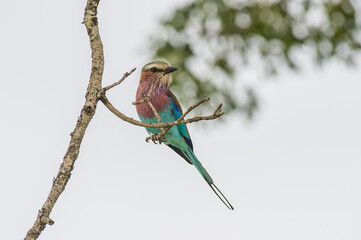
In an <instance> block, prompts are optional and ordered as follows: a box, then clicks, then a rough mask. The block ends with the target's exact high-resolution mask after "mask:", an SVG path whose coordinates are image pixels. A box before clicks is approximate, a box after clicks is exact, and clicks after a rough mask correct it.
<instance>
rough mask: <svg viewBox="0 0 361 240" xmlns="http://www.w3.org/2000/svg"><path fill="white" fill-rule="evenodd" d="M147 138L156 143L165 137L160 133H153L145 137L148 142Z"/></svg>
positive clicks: (160, 142) (162, 140)
mask: <svg viewBox="0 0 361 240" xmlns="http://www.w3.org/2000/svg"><path fill="white" fill-rule="evenodd" d="M149 140H152V142H153V143H155V144H157V142H158V143H159V144H162V142H164V141H165V137H164V136H163V135H160V134H153V135H151V136H149V137H147V138H146V139H145V141H146V142H149Z"/></svg>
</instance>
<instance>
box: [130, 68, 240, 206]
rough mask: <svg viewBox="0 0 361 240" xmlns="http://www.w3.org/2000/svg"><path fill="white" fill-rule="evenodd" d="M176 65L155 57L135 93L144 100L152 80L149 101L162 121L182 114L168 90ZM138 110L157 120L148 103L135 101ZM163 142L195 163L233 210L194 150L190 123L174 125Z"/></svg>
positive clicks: (155, 131) (151, 130)
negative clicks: (156, 59) (189, 127)
mask: <svg viewBox="0 0 361 240" xmlns="http://www.w3.org/2000/svg"><path fill="white" fill-rule="evenodd" d="M176 70H177V68H175V67H172V66H171V65H170V64H169V63H167V62H165V61H155V62H151V63H148V64H146V65H145V66H144V67H143V68H142V73H141V77H140V82H139V86H138V90H137V94H136V101H141V100H142V99H143V96H144V95H145V96H146V95H148V93H149V91H150V89H151V87H152V84H153V85H154V88H153V91H152V92H151V95H150V102H151V103H152V105H153V106H154V108H155V109H156V111H157V112H158V114H159V116H160V118H161V120H162V122H173V121H176V120H177V119H178V118H179V117H181V116H182V114H183V113H182V108H181V106H180V104H179V102H178V100H177V98H176V97H175V95H174V94H173V93H172V92H171V91H170V90H169V84H170V83H171V81H172V77H171V74H170V73H171V72H174V71H176ZM136 109H137V113H138V116H139V118H140V120H141V121H142V122H146V123H157V122H158V121H157V118H156V116H155V115H154V113H153V111H152V109H151V108H150V107H149V105H148V104H147V103H141V104H138V105H136ZM146 130H147V132H148V133H149V134H151V135H152V134H158V133H159V132H160V131H161V130H160V129H159V128H146ZM164 137H165V139H164V143H165V144H166V145H167V146H168V147H170V148H171V149H173V150H174V151H175V152H176V153H178V154H179V155H180V156H181V157H182V158H184V159H185V160H186V161H187V162H188V163H190V164H193V165H194V166H195V167H196V168H197V170H198V171H199V173H200V174H201V175H202V177H203V178H204V180H206V182H207V183H208V185H209V186H210V187H211V188H212V190H213V191H214V192H215V194H217V196H218V197H219V198H220V199H221V200H222V202H223V203H224V204H225V205H226V206H227V207H228V208H229V209H232V210H233V207H232V205H231V204H230V203H229V201H228V200H227V198H226V197H225V196H224V195H223V194H222V192H221V191H220V190H219V189H218V188H217V187H216V185H215V184H214V182H213V179H212V178H211V176H210V175H209V174H208V172H207V171H206V169H205V168H204V167H203V166H202V164H201V163H200V162H199V160H198V159H197V157H196V156H195V155H194V152H193V144H192V140H191V137H190V135H189V132H188V129H187V126H186V125H185V124H181V125H177V126H173V127H172V128H171V129H170V130H169V131H168V132H167V133H166V134H165V136H164Z"/></svg>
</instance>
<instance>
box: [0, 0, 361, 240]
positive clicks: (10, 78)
mask: <svg viewBox="0 0 361 240" xmlns="http://www.w3.org/2000/svg"><path fill="white" fill-rule="evenodd" d="M180 2H182V1H181V0H177V1H174V2H173V1H166V0H154V1H132V2H131V1H101V4H100V7H99V11H100V12H99V22H100V30H101V36H102V40H103V44H104V49H105V58H106V65H105V73H104V81H103V82H104V85H108V84H109V83H112V82H114V81H116V80H118V79H119V78H120V77H121V76H122V75H123V73H124V72H126V71H128V70H130V69H131V68H133V67H138V69H140V68H141V67H142V66H143V65H144V64H145V63H147V62H149V61H150V60H152V59H149V55H148V53H146V52H144V51H145V50H146V49H145V47H144V45H143V44H144V42H145V41H146V38H147V36H149V35H150V34H151V33H152V30H153V29H154V28H155V27H156V24H157V21H158V19H159V18H160V17H161V16H163V15H164V14H166V13H167V12H168V10H171V9H173V8H174V7H175V6H177V4H179V3H180ZM84 6H85V1H70V0H66V1H49V0H47V1H45V0H40V1H3V0H1V1H0V11H1V14H0V26H1V32H2V33H1V38H0V52H1V57H0V66H1V69H0V73H1V79H2V80H1V83H2V87H1V89H0V104H1V118H0V119H1V120H0V123H1V124H0V133H1V134H0V146H1V170H2V172H1V174H0V191H1V197H0V226H1V238H2V239H22V238H23V237H24V236H25V233H26V232H27V230H28V229H29V228H30V227H31V225H32V224H33V222H34V220H35V217H36V214H37V211H38V209H40V208H41V206H42V204H43V203H44V201H45V199H46V197H47V195H48V193H49V190H50V187H51V183H52V179H53V177H55V176H56V173H57V171H58V168H59V166H60V163H61V161H62V157H63V156H64V154H65V151H66V149H67V146H68V142H69V139H70V136H69V134H70V132H71V131H72V130H73V128H74V126H75V122H76V119H77V117H78V115H79V113H80V109H81V107H82V105H83V104H84V94H85V90H86V86H87V84H88V80H89V74H90V49H89V41H88V37H87V34H86V31H85V28H84V26H83V25H81V24H80V23H81V21H82V16H83V10H84ZM360 64H361V58H359V59H358V66H357V67H356V68H348V67H346V66H344V64H340V63H338V62H336V61H332V62H331V63H328V64H326V65H324V67H323V69H314V68H312V67H306V68H305V70H304V71H303V72H301V73H299V74H295V73H289V72H287V71H283V73H282V74H281V75H280V76H278V77H277V78H276V81H268V82H262V84H259V88H258V91H259V92H260V95H261V97H262V106H261V112H260V114H259V115H258V116H257V119H256V120H255V121H254V122H252V123H244V122H242V121H240V120H239V119H237V118H232V116H229V117H228V118H227V117H226V118H227V119H226V121H227V124H217V123H216V122H214V123H211V124H207V126H208V127H207V128H204V127H202V124H199V123H196V124H192V125H190V126H189V129H190V131H191V136H192V139H193V143H194V145H195V152H196V154H197V156H198V158H199V159H200V160H201V161H202V162H203V163H204V166H205V167H206V168H207V170H208V171H209V172H210V174H211V175H212V177H213V179H214V180H215V182H216V184H217V186H218V187H219V188H220V189H221V190H222V191H223V192H224V194H225V195H226V196H227V197H228V198H229V200H230V201H231V203H232V204H233V206H234V207H235V210H234V211H229V210H228V209H227V208H226V207H225V206H224V205H223V204H222V203H221V202H220V201H219V199H218V198H217V197H216V196H214V194H213V192H212V191H211V190H210V189H209V187H208V186H207V184H206V183H205V182H204V181H203V180H202V178H201V177H200V176H199V174H198V172H197V171H196V169H195V168H194V167H192V166H190V165H188V164H186V163H185V161H184V160H183V159H181V158H180V157H179V156H178V155H176V154H175V153H174V152H172V151H171V150H170V149H168V148H167V147H165V146H158V145H154V144H150V143H148V144H146V143H145V142H144V139H145V137H146V136H147V134H146V132H145V130H144V129H142V128H139V127H135V126H133V125H129V124H128V123H125V122H122V121H120V120H119V119H117V118H116V117H115V116H114V115H112V113H110V112H109V111H108V110H107V109H105V107H104V106H103V105H102V104H101V103H99V105H98V109H97V112H96V115H95V117H94V119H93V121H92V122H91V124H90V126H89V128H88V130H87V132H86V135H85V137H84V141H83V143H82V146H81V151H80V155H79V158H78V160H77V162H76V164H75V169H74V171H73V173H72V177H71V179H70V182H69V183H68V185H67V188H66V190H65V192H64V193H63V194H62V195H61V197H60V198H59V200H58V202H57V204H56V206H55V208H54V209H53V212H52V214H51V218H52V219H53V220H54V221H55V224H54V225H53V226H51V227H47V228H46V229H45V231H44V232H43V233H42V235H41V237H40V239H51V240H58V239H59V240H60V239H135V240H137V239H157V240H166V239H167V240H168V239H229V240H236V239H237V240H239V239H247V240H254V239H267V240H268V239H270V240H272V239H275V240H289V239H292V240H297V239H300V240H301V239H302V240H304V239H317V240H319V239H328V240H344V239H347V240H359V239H361V228H360V226H361V204H360V202H361V188H360V183H361V175H360V172H361V146H360V143H361V124H360V123H361V107H360V106H361V94H360V90H361V82H360V76H361V70H360ZM308 65H311V64H308ZM138 79H139V70H138V71H137V72H135V74H134V75H132V76H131V77H129V78H128V79H127V80H126V81H125V82H124V83H123V84H122V85H121V86H119V87H117V88H115V89H113V90H111V92H110V93H109V94H108V97H109V99H110V100H111V101H112V103H113V104H114V105H115V106H117V108H118V109H119V110H120V111H123V112H124V113H125V114H127V115H129V116H132V117H136V113H135V109H134V106H133V105H132V104H131V102H132V101H133V100H134V94H135V91H136V87H137V84H138Z"/></svg>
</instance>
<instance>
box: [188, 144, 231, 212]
mask: <svg viewBox="0 0 361 240" xmlns="http://www.w3.org/2000/svg"><path fill="white" fill-rule="evenodd" d="M186 155H187V156H188V158H189V160H190V161H191V162H192V163H193V165H194V166H195V167H196V168H197V169H198V171H199V173H200V174H201V175H202V177H203V178H204V180H206V182H207V183H208V185H209V186H210V188H211V189H212V190H213V192H214V193H215V194H216V195H217V196H218V198H219V199H220V200H221V201H222V202H223V203H224V205H226V206H227V208H229V209H230V210H233V209H234V208H233V206H232V204H231V203H230V202H229V201H228V200H227V198H226V197H225V196H224V195H223V193H222V192H221V191H220V190H219V189H218V188H217V186H216V185H215V184H214V182H213V179H212V178H211V176H210V175H209V174H208V172H207V170H206V169H205V168H204V167H203V166H202V164H201V162H200V161H199V160H198V159H197V157H196V156H195V155H194V153H193V151H192V150H191V149H190V148H188V151H187V152H186Z"/></svg>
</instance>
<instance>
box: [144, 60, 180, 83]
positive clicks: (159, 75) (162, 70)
mask: <svg viewBox="0 0 361 240" xmlns="http://www.w3.org/2000/svg"><path fill="white" fill-rule="evenodd" d="M176 70H177V68H176V67H172V66H171V65H170V64H169V63H168V62H165V61H155V62H151V63H148V64H146V65H145V66H144V67H143V68H142V74H141V77H140V82H142V83H152V82H153V81H155V83H156V84H157V85H158V86H167V87H168V86H169V84H170V83H171V82H172V76H171V75H170V73H171V72H174V71H176Z"/></svg>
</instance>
